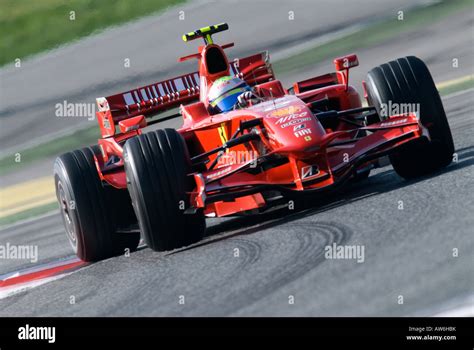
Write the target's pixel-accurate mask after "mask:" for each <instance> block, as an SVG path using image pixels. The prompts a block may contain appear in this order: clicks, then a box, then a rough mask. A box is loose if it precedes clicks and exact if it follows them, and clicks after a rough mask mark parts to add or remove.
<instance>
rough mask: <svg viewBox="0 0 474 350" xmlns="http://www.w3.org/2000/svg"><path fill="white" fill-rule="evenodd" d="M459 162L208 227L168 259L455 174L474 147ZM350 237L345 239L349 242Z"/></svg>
mask: <svg viewBox="0 0 474 350" xmlns="http://www.w3.org/2000/svg"><path fill="white" fill-rule="evenodd" d="M456 154H457V156H458V159H457V161H456V162H455V163H452V164H451V165H450V166H448V167H447V168H444V169H441V170H439V171H436V172H434V173H432V174H429V175H425V176H423V177H420V178H418V179H413V180H403V179H402V178H400V177H399V176H398V175H397V174H396V173H395V171H394V170H393V169H392V168H389V169H387V170H385V171H382V172H379V173H377V174H376V175H373V176H370V177H369V178H368V179H366V180H363V181H360V182H358V183H355V184H353V185H349V186H347V187H345V188H342V189H341V190H339V191H337V192H335V193H333V194H332V195H330V196H326V197H318V198H306V199H301V200H297V201H295V203H294V209H293V210H289V209H288V207H287V206H284V207H281V206H280V208H278V207H277V208H275V209H270V210H269V211H267V212H264V213H261V214H255V215H249V216H242V217H236V218H231V219H228V220H226V221H224V222H221V223H218V224H215V225H213V226H210V227H208V229H207V230H206V235H205V239H204V241H201V242H199V243H196V244H193V245H191V246H188V247H184V248H181V249H177V250H174V251H172V252H170V253H169V254H167V255H174V254H177V253H180V252H183V251H187V250H191V249H194V248H197V247H202V246H205V245H209V244H213V243H216V242H219V241H222V240H226V239H229V238H233V237H237V236H242V235H251V234H253V233H256V232H259V231H263V230H266V229H269V228H272V227H275V226H280V225H283V224H287V223H290V222H292V221H295V220H299V219H302V218H305V217H308V216H312V215H316V214H319V213H323V212H326V211H329V210H332V209H335V208H338V207H341V206H345V205H350V204H353V203H356V202H357V201H360V200H362V199H365V198H368V197H372V196H376V195H379V194H383V193H389V192H391V191H395V190H399V189H403V188H405V187H408V186H413V185H415V184H417V183H420V182H424V181H429V180H430V179H433V178H436V177H438V176H441V175H443V174H447V173H451V172H455V171H458V170H461V169H463V168H466V167H469V166H472V165H474V146H469V147H464V148H460V149H458V150H456ZM348 238H349V237H345V240H348Z"/></svg>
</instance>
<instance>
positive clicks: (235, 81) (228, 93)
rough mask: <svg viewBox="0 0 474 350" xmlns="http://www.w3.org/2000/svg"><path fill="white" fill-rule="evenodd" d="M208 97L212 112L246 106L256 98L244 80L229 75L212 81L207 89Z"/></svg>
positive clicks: (221, 111)
mask: <svg viewBox="0 0 474 350" xmlns="http://www.w3.org/2000/svg"><path fill="white" fill-rule="evenodd" d="M208 98H209V106H210V109H211V112H212V113H213V114H216V113H224V112H229V111H232V110H234V109H235V108H237V107H240V108H242V107H247V106H248V105H249V103H250V102H251V101H254V99H258V97H257V96H256V95H255V94H254V93H253V91H252V88H251V87H250V86H249V85H248V84H247V83H246V82H245V81H244V80H242V79H240V78H236V77H231V76H225V77H221V78H219V79H217V80H216V81H214V83H213V84H212V86H211V88H210V89H209V94H208Z"/></svg>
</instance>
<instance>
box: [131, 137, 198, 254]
mask: <svg viewBox="0 0 474 350" xmlns="http://www.w3.org/2000/svg"><path fill="white" fill-rule="evenodd" d="M124 157H125V160H126V161H125V172H126V174H127V186H128V189H129V192H130V196H131V198H132V203H133V207H134V209H135V214H136V216H137V218H138V223H139V226H140V230H141V232H142V233H143V236H144V238H145V241H146V243H147V244H148V246H149V247H150V248H151V249H152V250H154V251H165V250H172V249H175V248H179V247H182V246H186V245H189V244H192V243H194V242H197V241H199V240H200V239H202V237H203V234H204V230H205V227H206V225H205V219H204V215H203V213H202V211H198V212H197V213H195V214H185V213H184V211H185V209H186V208H187V207H188V206H189V192H190V191H192V190H193V188H194V181H193V179H192V177H189V176H188V173H189V172H190V159H189V155H188V151H187V148H186V144H185V142H184V140H183V138H182V136H181V135H180V134H179V133H178V132H177V131H176V130H174V129H164V130H157V131H154V132H150V133H147V134H143V135H140V136H137V137H134V138H132V139H130V140H128V141H127V142H126V144H125V147H124Z"/></svg>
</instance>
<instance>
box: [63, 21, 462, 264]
mask: <svg viewBox="0 0 474 350" xmlns="http://www.w3.org/2000/svg"><path fill="white" fill-rule="evenodd" d="M227 29H228V25H227V24H225V23H222V24H218V25H213V26H209V27H205V28H201V29H199V30H196V31H194V32H191V33H187V34H185V35H184V36H183V40H184V41H191V40H194V39H198V38H202V39H203V40H204V45H202V46H200V47H199V50H198V53H195V54H191V55H189V56H185V57H181V58H180V59H179V61H184V60H188V59H197V60H198V65H199V71H198V72H192V73H189V74H185V75H182V76H178V77H175V78H172V79H167V80H164V81H160V82H157V83H153V84H150V85H146V86H143V87H139V88H136V89H132V90H130V91H126V92H122V93H119V94H116V95H112V96H108V97H100V98H97V106H98V111H97V113H96V114H97V120H98V123H99V127H100V131H101V134H102V136H101V138H100V139H99V140H98V144H97V145H94V146H91V147H87V148H84V149H80V150H75V151H72V152H68V153H65V154H63V155H61V156H60V157H58V158H57V160H56V162H55V165H54V177H55V185H56V193H57V198H58V201H59V204H60V208H61V213H62V217H63V221H64V225H65V228H66V232H67V235H68V237H69V240H70V242H71V244H72V246H73V248H74V250H75V252H76V254H77V255H78V257H79V258H80V259H82V260H84V261H96V260H100V259H104V258H107V257H110V256H114V255H118V254H123V253H124V251H127V250H134V249H136V248H137V245H138V243H139V240H140V232H141V233H142V234H143V237H144V239H145V242H146V244H147V245H148V247H150V248H151V249H152V250H154V251H166V250H172V249H175V248H178V247H182V246H186V245H189V244H192V243H194V242H197V241H199V240H200V239H201V238H202V237H203V234H204V232H205V228H206V223H205V218H206V217H224V216H230V215H243V214H255V213H259V212H261V211H264V210H266V209H268V208H270V207H272V205H274V203H276V202H278V201H279V202H280V203H281V199H282V198H283V199H284V200H286V201H287V202H288V201H290V200H291V199H293V198H297V197H299V196H302V195H304V196H314V195H321V194H326V193H328V192H329V191H333V190H335V189H337V188H339V187H340V186H342V185H344V184H347V183H350V182H351V180H357V179H361V178H364V177H367V176H369V172H370V171H371V169H373V168H375V167H377V166H378V165H379V159H380V158H381V157H385V156H389V159H390V161H391V163H392V165H393V168H394V169H395V171H396V172H397V173H398V174H399V175H400V176H401V177H403V178H406V179H409V178H413V177H417V176H421V175H424V174H427V173H430V172H433V171H435V170H437V169H440V168H442V167H446V166H447V165H448V164H450V163H451V160H452V156H453V152H454V146H453V140H452V136H451V131H450V128H449V125H448V122H447V119H446V115H445V112H444V109H443V105H442V103H441V99H440V97H439V94H438V91H437V90H436V87H435V84H434V82H433V79H432V77H431V75H430V72H429V71H428V69H427V67H426V65H425V64H424V63H423V62H422V61H421V60H420V59H418V58H416V57H413V56H409V57H404V58H399V59H397V60H394V61H391V62H389V63H386V64H382V65H381V66H378V67H375V68H374V69H372V70H371V71H370V72H369V73H368V76H367V80H366V82H363V88H364V91H365V92H364V95H365V96H364V98H365V99H366V101H367V104H368V106H367V107H364V106H363V105H362V103H361V98H360V96H359V94H358V93H357V91H356V90H355V89H354V88H353V87H352V86H350V85H349V83H348V78H349V70H350V69H351V68H353V67H355V66H357V65H358V59H357V56H356V55H354V54H352V55H347V56H344V57H340V58H336V59H335V60H334V65H335V72H333V73H328V74H324V75H321V76H317V77H313V78H310V79H307V80H304V81H298V82H295V83H294V84H293V85H292V86H291V87H289V88H284V87H283V86H282V83H281V82H280V81H279V80H278V79H277V78H276V77H275V75H274V72H273V70H272V66H271V64H270V62H269V56H268V53H266V52H263V53H258V54H255V55H252V56H249V57H244V58H237V59H233V60H229V59H228V58H227V56H226V54H225V53H224V49H227V48H229V47H232V46H233V43H228V44H225V45H222V46H220V45H217V44H215V43H214V42H213V39H212V35H213V34H215V33H217V32H221V31H223V30H227ZM394 106H396V108H394ZM404 106H405V107H406V106H408V107H409V108H405V109H404V108H403V107H404ZM173 110H175V112H174V113H173ZM393 110H395V112H393ZM176 111H177V113H176ZM178 117H179V118H182V120H183V124H182V126H181V127H180V128H179V129H177V130H175V129H156V128H151V129H152V131H149V132H147V133H144V132H143V129H144V128H145V127H147V126H151V125H153V124H156V123H160V122H163V121H164V120H168V119H170V118H178ZM385 159H386V158H385Z"/></svg>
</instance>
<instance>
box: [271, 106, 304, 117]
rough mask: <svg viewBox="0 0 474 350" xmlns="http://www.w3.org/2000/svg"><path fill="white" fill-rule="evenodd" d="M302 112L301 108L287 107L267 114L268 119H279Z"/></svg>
mask: <svg viewBox="0 0 474 350" xmlns="http://www.w3.org/2000/svg"><path fill="white" fill-rule="evenodd" d="M302 110H303V106H288V107H284V108H278V109H275V110H273V111H272V112H270V113H268V114H267V117H269V118H280V117H283V116H286V115H288V114H297V113H300V112H301V111H302Z"/></svg>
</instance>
